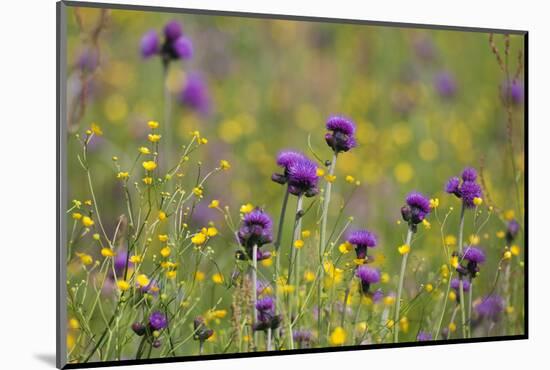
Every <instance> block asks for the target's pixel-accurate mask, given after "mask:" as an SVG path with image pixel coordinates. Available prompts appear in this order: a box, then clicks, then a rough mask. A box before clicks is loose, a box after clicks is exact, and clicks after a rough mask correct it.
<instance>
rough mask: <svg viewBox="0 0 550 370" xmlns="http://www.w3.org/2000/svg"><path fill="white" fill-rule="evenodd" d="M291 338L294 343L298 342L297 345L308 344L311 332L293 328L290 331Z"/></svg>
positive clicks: (311, 336) (311, 337)
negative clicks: (292, 330) (291, 331)
mask: <svg viewBox="0 0 550 370" xmlns="http://www.w3.org/2000/svg"><path fill="white" fill-rule="evenodd" d="M292 338H293V339H294V341H295V342H296V343H298V346H302V345H309V343H310V342H311V341H312V340H313V333H312V332H311V330H305V329H303V330H294V332H293V333H292Z"/></svg>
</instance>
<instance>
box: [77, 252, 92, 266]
mask: <svg viewBox="0 0 550 370" xmlns="http://www.w3.org/2000/svg"><path fill="white" fill-rule="evenodd" d="M76 256H77V257H78V258H79V259H80V262H81V263H82V264H83V265H85V266H88V265H91V264H92V263H93V262H94V259H93V258H92V256H90V255H89V254H86V253H76Z"/></svg>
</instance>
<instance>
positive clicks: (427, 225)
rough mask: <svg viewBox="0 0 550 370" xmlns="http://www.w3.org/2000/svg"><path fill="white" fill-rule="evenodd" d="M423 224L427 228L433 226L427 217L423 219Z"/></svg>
mask: <svg viewBox="0 0 550 370" xmlns="http://www.w3.org/2000/svg"><path fill="white" fill-rule="evenodd" d="M422 226H424V228H425V229H426V230H430V229H431V228H432V224H431V223H430V222H429V221H428V220H426V219H423V220H422Z"/></svg>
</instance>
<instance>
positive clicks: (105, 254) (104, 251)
mask: <svg viewBox="0 0 550 370" xmlns="http://www.w3.org/2000/svg"><path fill="white" fill-rule="evenodd" d="M101 255H102V256H103V257H114V256H115V252H114V251H113V250H112V249H111V248H102V249H101Z"/></svg>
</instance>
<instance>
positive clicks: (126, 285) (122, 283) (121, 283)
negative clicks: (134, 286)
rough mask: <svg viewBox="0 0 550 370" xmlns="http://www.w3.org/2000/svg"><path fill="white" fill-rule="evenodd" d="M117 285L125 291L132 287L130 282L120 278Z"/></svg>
mask: <svg viewBox="0 0 550 370" xmlns="http://www.w3.org/2000/svg"><path fill="white" fill-rule="evenodd" d="M116 285H117V286H118V289H120V290H121V291H123V292H125V291H127V290H128V289H130V283H128V282H127V281H126V280H118V281H117V282H116Z"/></svg>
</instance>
